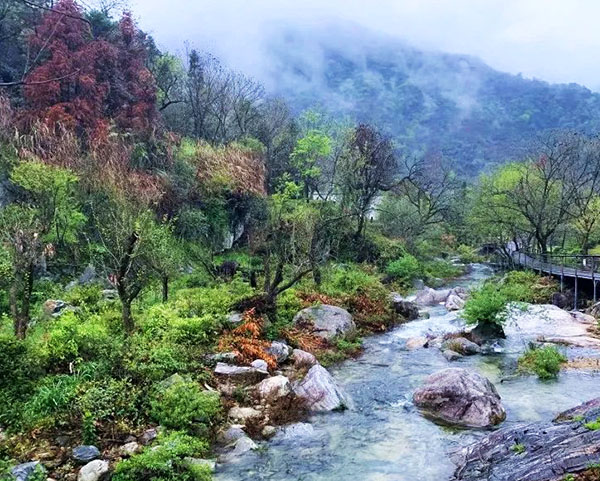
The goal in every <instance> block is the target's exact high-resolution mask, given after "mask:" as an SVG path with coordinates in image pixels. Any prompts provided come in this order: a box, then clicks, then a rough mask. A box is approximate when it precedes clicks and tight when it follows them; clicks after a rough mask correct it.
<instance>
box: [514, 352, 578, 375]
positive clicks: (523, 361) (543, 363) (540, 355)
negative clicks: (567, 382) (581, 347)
mask: <svg viewBox="0 0 600 481" xmlns="http://www.w3.org/2000/svg"><path fill="white" fill-rule="evenodd" d="M565 362H567V358H566V357H565V356H564V355H563V354H561V352H560V351H559V350H558V349H557V348H556V347H554V346H545V347H535V346H530V347H529V349H528V350H527V351H526V352H525V353H524V354H523V355H522V356H521V357H520V358H519V370H520V371H522V372H531V373H535V374H537V376H538V377H539V378H540V379H544V380H546V379H553V378H555V377H556V376H558V373H559V371H560V366H561V365H562V364H564V363H565Z"/></svg>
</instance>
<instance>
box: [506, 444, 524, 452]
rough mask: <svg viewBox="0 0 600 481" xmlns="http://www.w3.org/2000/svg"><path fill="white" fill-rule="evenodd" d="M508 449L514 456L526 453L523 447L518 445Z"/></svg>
mask: <svg viewBox="0 0 600 481" xmlns="http://www.w3.org/2000/svg"><path fill="white" fill-rule="evenodd" d="M510 449H511V451H513V452H514V453H516V454H523V453H524V452H525V451H526V448H525V445H524V444H520V443H517V444H513V445H512V446H511V447H510Z"/></svg>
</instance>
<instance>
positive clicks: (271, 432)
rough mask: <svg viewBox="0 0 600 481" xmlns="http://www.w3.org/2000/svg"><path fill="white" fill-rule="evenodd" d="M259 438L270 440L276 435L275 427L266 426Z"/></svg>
mask: <svg viewBox="0 0 600 481" xmlns="http://www.w3.org/2000/svg"><path fill="white" fill-rule="evenodd" d="M260 434H261V436H262V437H263V438H265V439H271V438H272V437H273V436H275V434H277V428H276V427H275V426H270V425H267V426H265V427H264V428H263V429H262V431H261V432H260Z"/></svg>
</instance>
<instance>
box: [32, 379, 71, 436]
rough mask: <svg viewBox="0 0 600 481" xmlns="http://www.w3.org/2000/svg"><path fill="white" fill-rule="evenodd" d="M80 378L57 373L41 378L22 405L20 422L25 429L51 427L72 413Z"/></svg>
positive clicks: (63, 420)
mask: <svg viewBox="0 0 600 481" xmlns="http://www.w3.org/2000/svg"><path fill="white" fill-rule="evenodd" d="M80 383H81V380H80V379H79V377H77V376H68V375H58V376H48V377H45V378H43V379H42V380H41V381H40V382H39V384H38V386H37V387H36V389H35V391H34V392H33V394H32V396H31V397H30V399H29V400H28V401H27V402H26V403H25V404H24V405H23V412H22V424H23V426H24V427H25V428H27V429H34V428H51V427H54V426H55V425H56V424H57V423H60V422H66V420H67V419H68V418H69V417H70V416H72V415H73V411H74V403H75V399H76V397H77V392H78V390H79V386H80Z"/></svg>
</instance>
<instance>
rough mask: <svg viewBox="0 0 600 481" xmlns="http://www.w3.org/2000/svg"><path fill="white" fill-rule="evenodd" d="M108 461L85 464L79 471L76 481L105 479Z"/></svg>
mask: <svg viewBox="0 0 600 481" xmlns="http://www.w3.org/2000/svg"><path fill="white" fill-rule="evenodd" d="M108 470H109V464H108V461H102V460H100V459H96V460H95V461H91V462H89V463H88V464H86V465H85V466H84V467H83V468H81V469H80V470H79V474H78V475H77V481H100V480H102V479H105V478H106V475H107V474H108Z"/></svg>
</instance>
